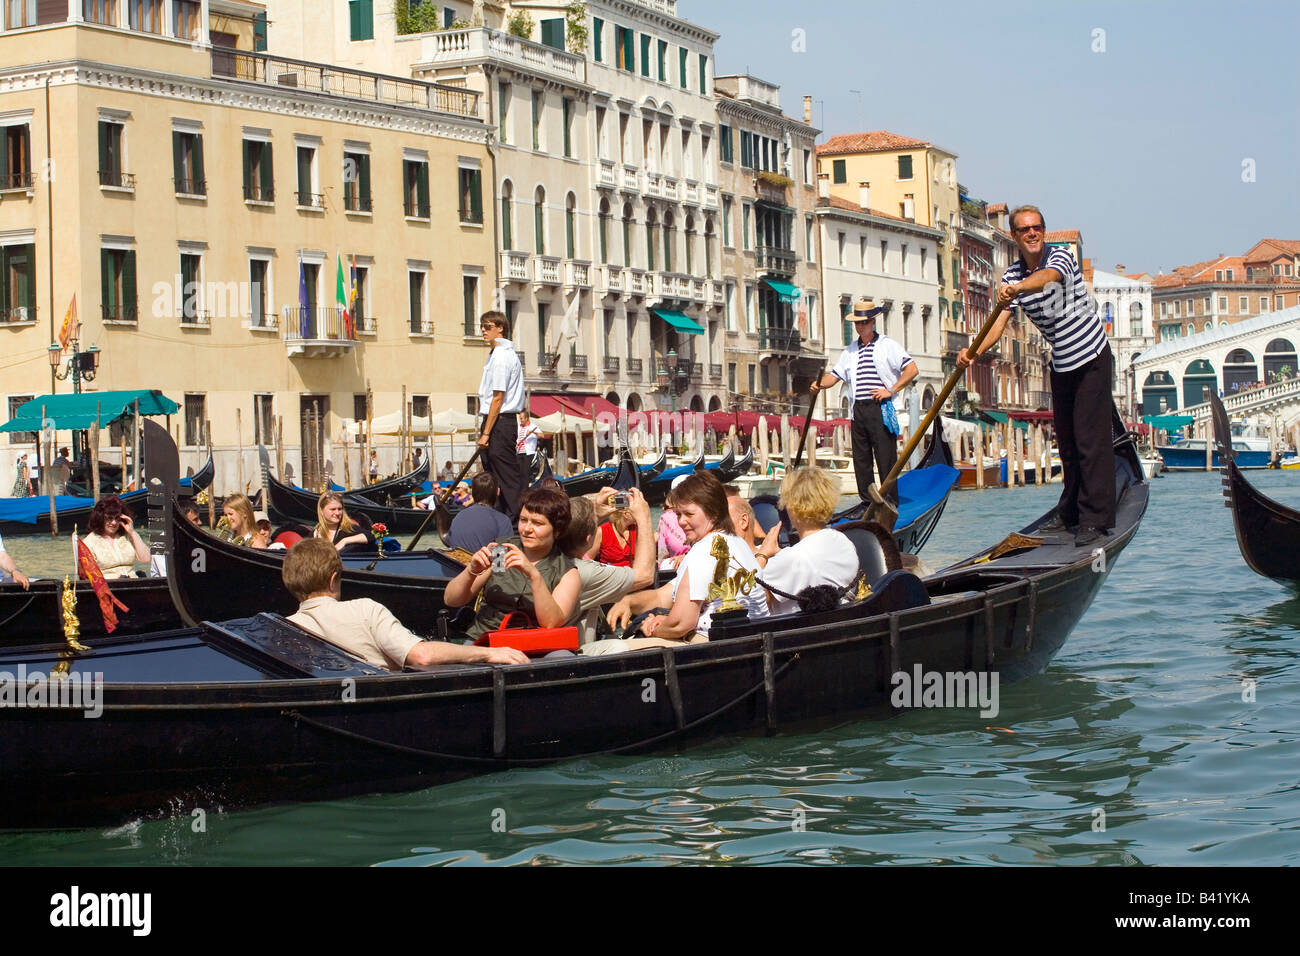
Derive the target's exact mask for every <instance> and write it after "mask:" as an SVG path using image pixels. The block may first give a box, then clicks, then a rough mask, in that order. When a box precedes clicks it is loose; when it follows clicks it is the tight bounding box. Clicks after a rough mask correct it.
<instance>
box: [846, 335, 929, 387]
mask: <svg viewBox="0 0 1300 956" xmlns="http://www.w3.org/2000/svg"><path fill="white" fill-rule="evenodd" d="M875 346H876V347H875V351H874V353H873V358H874V359H875V366H876V374H878V375H879V376H880V380H881V381H882V382H884V383H885V388H893V387H894V383H895V382H897V381H898V377H899V376H900V375H902V374H903V369H905V368H906V367H907V366H908V364H909V363H910V362H911V361H912V357H911V356H910V355H908V354H907V351H906V350H905V349H904V348H903V347H902V346H901V345H899V344H898V343H897V342H895V341H894V340H893V339H891V338H890V337H889V336H888V335H882V334H880V333H879V332H877V333H876V341H875ZM865 347H866V346H864V345H863V344H862V339H858V338H855V339H854V340H853V341H852V342H850V343H849V345H848V348H846V349H845V350H844V351H843V352H842V353H841V354H840V360H839V361H838V362H836V363H835V367H834V368H833V369H831V374H832V375H834V376H835V377H836V378H838V379H839V380H840V381H841V382H843V383H844V384H845V385H846V386H848V390H849V392H848V394H849V395H850V396H855V395H857V382H856V381H855V380H854V379H855V377H856V376H857V373H858V353H859V352H860V351H861V350H862V349H864V348H865Z"/></svg>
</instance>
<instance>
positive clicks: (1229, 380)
mask: <svg viewBox="0 0 1300 956" xmlns="http://www.w3.org/2000/svg"><path fill="white" fill-rule="evenodd" d="M1258 381H1259V366H1258V365H1256V364H1255V356H1254V355H1252V354H1251V353H1250V352H1249V350H1247V349H1233V350H1232V351H1231V352H1229V353H1228V355H1227V357H1226V358H1225V359H1224V360H1223V394H1224V395H1231V394H1232V393H1233V392H1235V391H1237V390H1238V389H1240V388H1245V387H1246V386H1247V385H1253V384H1254V383H1255V382H1258Z"/></svg>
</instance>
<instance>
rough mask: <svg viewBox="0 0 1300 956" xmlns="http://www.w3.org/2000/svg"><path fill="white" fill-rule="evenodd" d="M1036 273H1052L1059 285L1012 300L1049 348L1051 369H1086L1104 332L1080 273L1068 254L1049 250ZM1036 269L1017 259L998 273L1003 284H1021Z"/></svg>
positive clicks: (1060, 249)
mask: <svg viewBox="0 0 1300 956" xmlns="http://www.w3.org/2000/svg"><path fill="white" fill-rule="evenodd" d="M1038 268H1039V269H1048V268H1050V269H1055V270H1056V271H1057V272H1059V273H1060V274H1061V278H1062V280H1063V281H1062V283H1061V285H1059V286H1058V285H1057V284H1056V283H1052V284H1050V285H1049V286H1048V287H1047V288H1046V289H1043V290H1042V291H1041V292H1024V293H1021V294H1020V295H1019V296H1017V297H1016V298H1015V299H1013V300H1012V303H1011V304H1012V305H1019V306H1021V307H1022V308H1023V309H1024V310H1025V314H1026V315H1028V316H1029V319H1030V321H1031V322H1033V323H1034V325H1036V326H1038V328H1039V329H1040V330H1041V331H1042V333H1043V335H1044V336H1045V337H1046V338H1047V341H1048V342H1050V343H1051V345H1052V369H1053V370H1054V371H1057V372H1069V371H1072V370H1074V369H1076V368H1079V367H1080V366H1082V365H1086V364H1087V363H1088V362H1091V361H1092V360H1093V359H1094V358H1096V357H1097V356H1098V355H1100V354H1101V351H1102V349H1104V348H1105V347H1106V329H1105V327H1104V326H1103V325H1102V324H1101V319H1100V318H1098V316H1097V303H1096V302H1095V301H1094V300H1093V297H1092V294H1091V293H1090V292H1089V291H1088V287H1087V286H1086V285H1085V284H1084V281H1083V271H1082V270H1081V269H1080V268H1079V264H1078V263H1077V262H1075V261H1074V256H1072V255H1070V251H1069V250H1068V249H1066V248H1064V247H1062V246H1055V247H1053V248H1050V249H1049V250H1048V252H1047V254H1046V255H1045V256H1044V257H1043V259H1042V261H1041V262H1039V264H1038ZM1036 271H1037V270H1036V269H1030V268H1028V267H1027V266H1026V265H1025V260H1024V259H1017V260H1016V261H1015V262H1013V263H1012V264H1011V265H1009V266H1008V267H1007V268H1006V271H1005V272H1003V273H1002V281H1003V283H1011V282H1022V281H1024V280H1025V279H1027V278H1029V276H1030V275H1032V274H1033V273H1034V272H1036Z"/></svg>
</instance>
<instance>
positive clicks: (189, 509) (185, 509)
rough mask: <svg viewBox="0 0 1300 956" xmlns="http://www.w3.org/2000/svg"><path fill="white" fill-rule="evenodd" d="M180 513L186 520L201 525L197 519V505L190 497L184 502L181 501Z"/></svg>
mask: <svg viewBox="0 0 1300 956" xmlns="http://www.w3.org/2000/svg"><path fill="white" fill-rule="evenodd" d="M181 515H182V517H184V518H185V520H186V521H188V522H189V523H190V524H192V525H196V526H198V525H202V523H203V522H201V521H200V520H199V506H198V505H196V504H195V503H194V502H193V501H192V500H191V499H188V498H187V499H186V500H185V501H184V502H182V503H181Z"/></svg>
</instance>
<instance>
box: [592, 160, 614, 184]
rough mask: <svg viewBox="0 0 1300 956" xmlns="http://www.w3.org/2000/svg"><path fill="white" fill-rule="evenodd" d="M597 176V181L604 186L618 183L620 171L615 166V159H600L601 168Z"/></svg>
mask: <svg viewBox="0 0 1300 956" xmlns="http://www.w3.org/2000/svg"><path fill="white" fill-rule="evenodd" d="M597 176H598V177H599V178H598V180H597V182H599V183H600V185H602V186H617V185H618V171H617V170H616V169H615V168H614V161H613V160H612V159H602V160H601V161H600V168H599V170H598V171H597Z"/></svg>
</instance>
